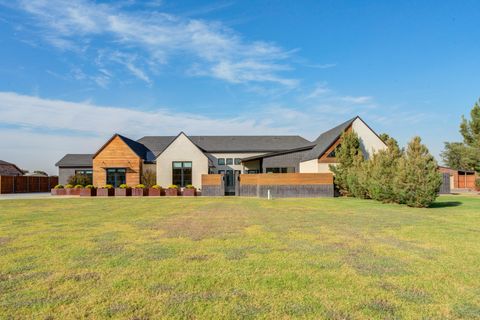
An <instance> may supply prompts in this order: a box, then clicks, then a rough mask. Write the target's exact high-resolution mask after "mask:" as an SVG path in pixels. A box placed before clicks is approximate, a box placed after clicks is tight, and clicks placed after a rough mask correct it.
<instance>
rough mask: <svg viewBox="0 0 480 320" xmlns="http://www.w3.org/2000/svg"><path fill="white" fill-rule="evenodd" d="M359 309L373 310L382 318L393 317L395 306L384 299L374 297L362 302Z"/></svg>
mask: <svg viewBox="0 0 480 320" xmlns="http://www.w3.org/2000/svg"><path fill="white" fill-rule="evenodd" d="M360 308H361V309H367V310H371V311H374V312H375V313H377V314H379V315H381V316H382V317H383V319H394V316H395V312H396V310H397V307H396V306H395V305H394V304H392V303H391V302H389V301H387V300H385V299H374V300H371V301H369V302H367V303H365V304H363V305H362V306H361V307H360Z"/></svg>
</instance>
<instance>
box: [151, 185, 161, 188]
mask: <svg viewBox="0 0 480 320" xmlns="http://www.w3.org/2000/svg"><path fill="white" fill-rule="evenodd" d="M152 189H162V187H161V186H159V185H158V184H154V185H153V186H152Z"/></svg>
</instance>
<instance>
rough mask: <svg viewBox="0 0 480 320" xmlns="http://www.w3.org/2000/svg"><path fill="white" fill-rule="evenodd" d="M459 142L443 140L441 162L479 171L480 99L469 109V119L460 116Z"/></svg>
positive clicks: (455, 167)
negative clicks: (443, 147) (461, 138)
mask: <svg viewBox="0 0 480 320" xmlns="http://www.w3.org/2000/svg"><path fill="white" fill-rule="evenodd" d="M460 133H461V134H462V136H463V143H461V142H445V149H444V150H443V152H442V153H441V156H442V159H443V162H444V163H445V164H446V165H447V166H449V167H452V168H454V169H467V170H475V171H477V172H480V100H479V101H477V102H476V103H475V105H474V106H473V108H472V110H471V111H470V120H467V119H466V118H465V117H464V116H462V122H461V124H460Z"/></svg>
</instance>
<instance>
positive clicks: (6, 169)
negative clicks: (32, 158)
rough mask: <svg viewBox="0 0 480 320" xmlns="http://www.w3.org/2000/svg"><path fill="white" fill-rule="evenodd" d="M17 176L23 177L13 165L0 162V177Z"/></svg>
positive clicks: (19, 170)
mask: <svg viewBox="0 0 480 320" xmlns="http://www.w3.org/2000/svg"><path fill="white" fill-rule="evenodd" d="M2 175H3V176H18V175H23V171H22V170H21V169H20V168H19V167H17V166H16V165H15V164H13V163H10V162H7V161H3V160H0V176H2Z"/></svg>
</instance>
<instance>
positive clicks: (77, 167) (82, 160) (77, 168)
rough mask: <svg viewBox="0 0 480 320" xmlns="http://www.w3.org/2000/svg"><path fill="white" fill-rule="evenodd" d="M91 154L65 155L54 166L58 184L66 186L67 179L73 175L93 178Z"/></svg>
mask: <svg viewBox="0 0 480 320" xmlns="http://www.w3.org/2000/svg"><path fill="white" fill-rule="evenodd" d="M92 157H93V154H71V153H69V154H66V155H65V156H64V157H63V158H62V159H60V160H59V161H58V162H57V163H56V164H55V165H56V166H57V167H58V183H59V184H61V185H66V184H67V183H68V178H70V177H71V176H74V175H75V174H85V175H89V176H92V177H93V168H92V166H93V164H92V163H93V161H92Z"/></svg>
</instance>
